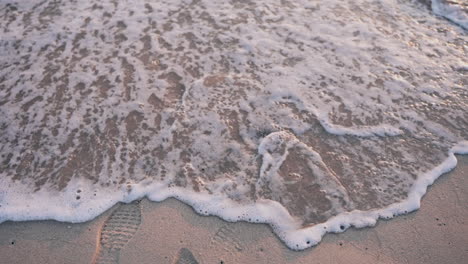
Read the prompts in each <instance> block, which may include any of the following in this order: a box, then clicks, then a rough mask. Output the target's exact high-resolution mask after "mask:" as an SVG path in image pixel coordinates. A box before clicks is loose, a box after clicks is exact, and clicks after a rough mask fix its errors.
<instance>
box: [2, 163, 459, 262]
mask: <svg viewBox="0 0 468 264" xmlns="http://www.w3.org/2000/svg"><path fill="white" fill-rule="evenodd" d="M457 158H458V161H459V163H458V166H457V167H456V168H455V169H454V170H453V171H452V172H450V173H448V174H445V175H443V176H441V177H440V178H439V180H437V181H436V183H435V184H434V185H433V186H432V187H430V189H429V190H428V193H427V194H426V196H425V197H424V198H423V201H422V206H421V209H419V210H418V211H416V212H413V213H411V214H408V215H404V216H399V217H396V218H395V219H392V220H389V221H384V220H381V221H379V222H378V224H377V225H376V226H375V227H373V228H365V229H349V230H347V231H346V232H344V233H341V234H327V235H326V236H325V237H324V239H323V240H322V242H321V243H320V244H319V245H317V246H315V247H313V248H311V249H308V250H305V251H300V252H295V251H291V250H289V249H288V248H286V247H285V246H284V245H283V244H282V242H281V241H280V240H279V239H278V238H277V237H276V236H275V235H274V233H273V232H272V231H271V229H270V228H269V226H268V225H265V224H250V223H244V222H240V223H228V222H225V221H223V220H221V219H219V218H217V217H206V216H199V215H197V214H196V213H195V212H194V211H193V210H192V209H191V208H190V207H189V206H187V205H185V204H183V203H181V202H179V201H177V200H175V199H168V200H166V201H164V202H161V203H155V202H150V201H148V200H142V201H141V203H140V204H138V205H136V204H134V205H127V207H124V208H123V207H122V206H121V205H116V206H114V207H113V208H112V209H110V210H108V211H107V212H106V213H104V214H102V215H101V216H99V217H98V218H97V219H94V220H93V221H90V222H87V223H81V224H70V223H60V222H56V221H32V222H5V223H2V224H0V263H50V264H52V263H92V262H93V259H94V258H95V257H96V254H98V255H99V250H101V254H102V250H105V249H104V248H105V247H106V246H107V247H108V246H109V243H114V248H116V250H115V251H113V252H111V253H112V254H113V259H112V258H107V262H106V261H103V259H102V258H101V259H99V258H97V259H98V262H99V263H112V262H114V263H191V264H193V263H224V264H228V263H348V264H350V263H360V264H361V263H464V261H466V259H468V156H457ZM119 206H120V207H119ZM138 207H140V208H141V216H140V215H138V216H132V213H130V215H128V214H125V212H128V211H129V210H130V211H132V210H135V208H138ZM122 208H123V209H122ZM117 210H121V211H120V212H121V214H122V215H123V216H124V218H125V217H129V219H127V220H129V221H127V222H124V223H120V226H121V227H122V226H123V227H125V228H126V229H125V228H123V229H121V230H124V231H121V232H120V233H121V236H120V237H118V236H116V234H117V233H118V231H116V230H113V229H112V228H114V229H115V228H118V227H117V226H119V223H116V222H115V221H117V222H118V221H121V220H119V219H120V218H119V219H117V218H116V217H117V216H118V214H119V213H118V212H119V211H117ZM122 210H123V212H124V213H122ZM125 210H126V211H125ZM113 212H114V213H113ZM115 212H116V213H115ZM137 214H140V212H137ZM111 215H113V217H114V218H113V219H110V220H109V217H110V216H111ZM132 217H133V218H132ZM135 217H136V218H135ZM116 219H117V220H116ZM112 221H114V223H113V225H112V223H111V224H110V222H112ZM106 223H107V226H106V227H105V228H104V229H102V228H103V226H105V224H106ZM136 228H138V229H136ZM101 230H102V236H103V237H104V236H107V238H108V240H101V239H100V233H101ZM125 230H126V231H125ZM128 230H130V231H128ZM122 232H123V233H122ZM113 236H114V237H113ZM119 239H120V240H119ZM100 241H103V242H100ZM116 241H120V242H118V243H117V242H116ZM106 243H107V244H106ZM115 243H117V244H115ZM100 244H102V245H101V246H99V245H100Z"/></svg>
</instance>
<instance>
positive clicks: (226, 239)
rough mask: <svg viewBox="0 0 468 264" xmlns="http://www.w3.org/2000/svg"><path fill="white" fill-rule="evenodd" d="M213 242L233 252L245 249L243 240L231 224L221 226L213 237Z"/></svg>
mask: <svg viewBox="0 0 468 264" xmlns="http://www.w3.org/2000/svg"><path fill="white" fill-rule="evenodd" d="M212 243H214V244H218V245H220V246H221V247H222V248H224V249H225V250H226V251H228V252H230V253H232V254H235V253H236V252H240V251H242V250H244V247H243V246H242V242H241V240H240V239H238V238H237V236H236V231H235V230H234V229H233V228H232V227H231V226H230V225H225V226H222V227H221V228H219V229H218V231H216V233H215V235H214V237H213V238H212Z"/></svg>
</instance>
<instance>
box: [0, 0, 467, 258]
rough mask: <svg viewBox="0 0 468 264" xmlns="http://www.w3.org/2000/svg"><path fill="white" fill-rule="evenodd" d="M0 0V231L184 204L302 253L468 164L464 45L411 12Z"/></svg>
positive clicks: (304, 4)
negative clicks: (137, 205) (270, 234)
mask: <svg viewBox="0 0 468 264" xmlns="http://www.w3.org/2000/svg"><path fill="white" fill-rule="evenodd" d="M0 3H1V5H0V15H1V16H2V19H1V20H0V31H1V33H0V36H1V37H0V186H1V187H0V222H2V221H6V220H30V219H56V220H60V221H71V222H79V221H86V220H89V219H91V218H93V217H95V216H97V215H98V214H100V213H102V212H103V211H104V210H106V209H107V208H109V207H110V206H112V205H113V204H115V203H116V202H118V201H126V202H129V201H131V200H134V199H138V198H141V197H143V196H147V197H149V198H150V199H152V200H156V201H160V200H163V199H165V198H167V197H176V198H178V199H180V200H182V201H184V202H186V203H188V204H190V205H192V206H193V207H194V208H196V210H197V211H198V212H199V213H201V214H212V215H219V216H221V217H222V218H224V219H226V220H229V221H237V220H244V221H251V222H266V223H269V224H271V225H272V227H273V228H274V229H275V231H276V232H277V234H278V235H279V236H280V237H281V238H282V239H283V240H284V241H285V242H286V243H287V245H288V246H290V247H291V248H295V249H302V248H306V247H309V246H312V245H314V244H316V243H318V242H319V241H320V239H321V236H322V235H323V234H324V233H326V232H327V231H334V232H339V231H342V230H344V229H346V228H348V227H349V226H351V225H354V226H358V227H360V226H366V225H372V224H374V223H375V221H376V220H377V219H378V218H379V217H392V216H394V215H396V214H401V213H405V212H408V211H411V210H414V209H417V208H418V207H419V201H420V199H421V197H422V195H423V194H424V193H425V191H426V187H427V185H429V184H431V183H432V182H433V181H434V180H435V179H436V178H437V177H438V176H439V175H440V174H442V173H444V172H446V171H448V170H450V169H451V168H453V167H454V166H455V165H456V159H455V156H454V153H466V152H468V143H467V141H466V140H468V129H467V128H468V88H467V87H468V83H467V80H468V78H467V75H468V71H467V67H468V62H467V60H466V58H467V57H468V56H467V51H466V47H467V36H466V32H465V31H463V29H461V28H459V27H456V26H454V25H452V24H450V23H447V21H445V20H442V19H439V18H437V17H436V16H433V15H432V14H431V13H430V12H429V11H428V10H424V9H421V8H418V6H417V4H415V3H411V2H407V3H401V2H400V1H382V2H380V1H338V0H336V1H287V0H283V1H274V0H268V1H235V0H233V1H203V0H193V1H185V0H180V1H172V0H171V1H102V0H100V1H92V0H87V1H42V2H37V3H33V1H20V2H18V3H16V2H9V1H0Z"/></svg>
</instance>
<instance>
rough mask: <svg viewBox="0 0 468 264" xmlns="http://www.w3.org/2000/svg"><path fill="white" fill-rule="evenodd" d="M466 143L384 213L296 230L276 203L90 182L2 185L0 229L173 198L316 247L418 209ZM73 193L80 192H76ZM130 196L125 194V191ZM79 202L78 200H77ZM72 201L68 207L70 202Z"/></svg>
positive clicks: (351, 215)
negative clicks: (47, 187)
mask: <svg viewBox="0 0 468 264" xmlns="http://www.w3.org/2000/svg"><path fill="white" fill-rule="evenodd" d="M467 153H468V141H465V142H461V143H459V144H457V145H456V146H454V147H453V148H452V149H451V150H450V152H449V157H448V158H447V159H446V160H445V161H444V162H443V163H442V164H440V165H438V166H437V167H435V168H434V169H432V170H431V171H429V172H427V173H425V174H424V175H422V176H420V177H419V178H418V179H417V181H416V182H415V184H414V185H413V187H412V189H411V191H410V193H409V196H408V198H407V199H405V200H403V201H401V202H399V203H396V204H392V205H390V206H388V207H386V208H382V209H378V210H370V211H360V210H353V211H350V212H346V213H341V214H339V215H336V216H334V217H332V218H330V219H329V220H327V221H326V222H324V223H321V224H317V225H314V226H311V227H301V225H300V223H299V222H298V221H297V219H295V218H293V217H292V216H291V215H290V214H289V213H288V211H287V210H286V209H285V208H284V207H283V206H282V205H281V204H279V203H278V202H275V201H271V200H258V201H256V202H255V204H249V205H241V204H239V203H235V202H233V201H232V200H230V199H228V198H226V197H224V196H219V195H209V194H201V193H197V192H193V191H188V190H187V189H184V188H177V187H173V188H167V186H166V185H165V184H161V183H154V182H152V183H149V184H148V183H140V184H131V185H128V186H131V188H129V187H128V186H126V187H123V188H120V189H118V190H113V191H110V190H106V189H96V188H95V187H96V186H94V185H92V184H90V182H86V181H83V180H73V181H72V182H71V183H70V184H69V185H68V186H67V188H66V190H64V191H63V192H57V193H51V192H49V191H44V190H40V191H38V192H36V193H33V194H31V193H29V194H28V195H25V192H27V191H28V187H27V186H22V185H21V184H18V183H12V182H8V181H7V180H5V179H2V180H1V182H0V183H1V184H2V186H9V187H12V186H14V188H5V189H4V190H2V192H1V193H0V201H1V205H2V206H1V207H0V223H1V222H4V221H27V220H49V219H53V220H57V221H64V222H72V223H78V222H85V221H89V220H91V219H93V218H95V217H96V216H98V215H100V214H101V213H103V212H104V211H106V210H107V209H109V208H110V207H112V206H113V205H114V204H116V203H117V202H125V203H129V202H131V201H134V200H137V199H142V198H143V197H147V198H148V199H150V200H152V201H155V202H161V201H164V200H165V199H167V198H171V197H173V198H176V199H178V200H180V201H182V202H184V203H186V204H189V205H191V206H192V207H193V208H194V210H195V211H196V212H197V213H199V214H201V215H216V216H219V217H221V218H222V219H224V220H226V221H231V222H236V221H248V222H252V223H268V224H270V225H271V226H272V227H273V229H274V231H275V233H276V234H277V235H278V236H279V237H280V238H281V239H282V240H283V241H284V242H285V243H286V245H288V247H289V248H291V249H294V250H302V249H305V248H308V247H311V246H314V245H316V244H317V243H319V242H320V240H321V239H322V237H323V236H324V235H325V234H326V233H329V232H333V233H340V232H344V231H345V230H346V229H348V228H349V227H356V228H363V227H367V226H374V225H375V224H376V222H377V220H378V219H379V218H384V219H389V218H393V217H395V216H398V215H402V214H407V213H409V212H412V211H414V210H417V209H419V207H420V204H421V199H422V197H423V196H424V194H425V193H426V191H427V187H428V186H430V185H431V184H433V182H434V181H435V180H436V179H437V178H438V177H439V176H441V175H442V174H444V173H447V172H449V171H450V170H452V169H453V168H455V166H456V165H457V159H456V157H455V154H467ZM78 190H79V191H80V192H78ZM129 190H130V191H129ZM77 196H80V199H79V200H77V199H76V197H77ZM70 201H71V202H70Z"/></svg>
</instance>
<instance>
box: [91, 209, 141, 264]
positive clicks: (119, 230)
mask: <svg viewBox="0 0 468 264" xmlns="http://www.w3.org/2000/svg"><path fill="white" fill-rule="evenodd" d="M140 224H141V205H140V201H136V202H133V203H130V204H121V205H120V206H119V207H118V208H117V209H115V211H114V212H112V214H111V215H110V216H109V218H108V219H107V220H106V221H105V222H104V224H103V226H102V228H101V232H100V234H99V245H98V247H97V249H96V254H95V256H94V259H93V262H92V263H93V264H115V263H119V256H120V251H121V250H122V249H123V248H124V247H125V245H126V244H127V243H128V242H129V241H130V239H132V237H133V236H134V235H135V233H136V232H137V230H138V227H139V226H140Z"/></svg>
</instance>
